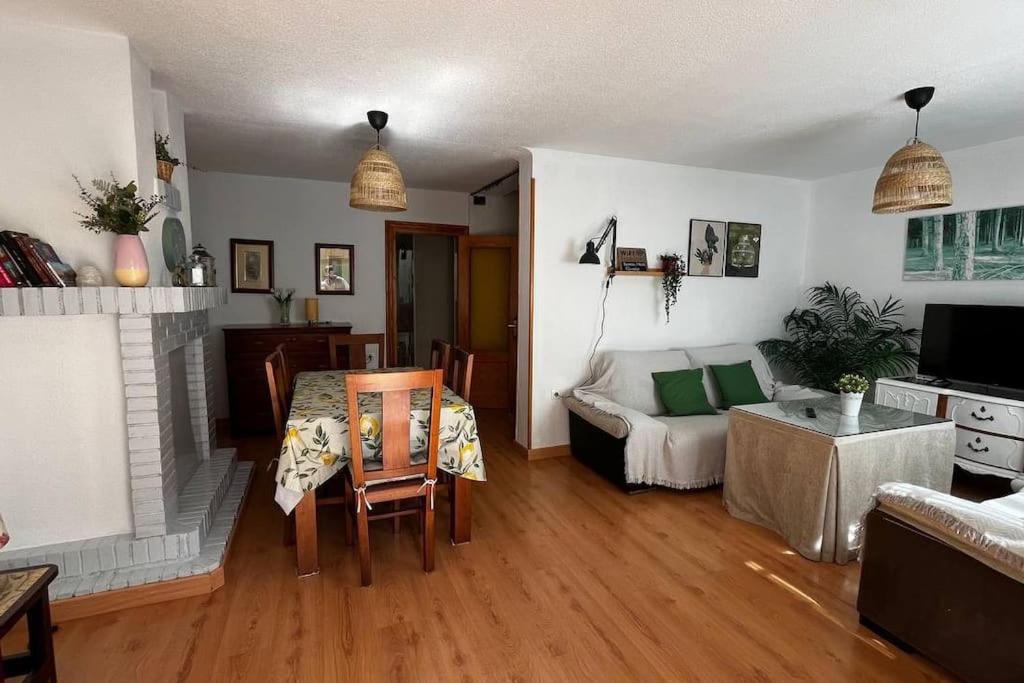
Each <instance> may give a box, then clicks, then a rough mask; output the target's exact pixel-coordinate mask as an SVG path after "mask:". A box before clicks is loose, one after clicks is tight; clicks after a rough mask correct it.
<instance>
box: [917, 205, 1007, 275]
mask: <svg viewBox="0 0 1024 683" xmlns="http://www.w3.org/2000/svg"><path fill="white" fill-rule="evenodd" d="M903 279H904V280H925V281H929V280H930V281H934V280H957V281H968V280H1024V206H1010V207H1004V208H1001V209H983V210H980V211H958V212H956V213H947V214H937V215H931V216H916V217H914V218H908V219H907V232H906V243H905V248H904V256H903Z"/></svg>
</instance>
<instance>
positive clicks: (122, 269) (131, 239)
mask: <svg viewBox="0 0 1024 683" xmlns="http://www.w3.org/2000/svg"><path fill="white" fill-rule="evenodd" d="M72 177H74V179H75V182H76V183H78V196H79V197H81V199H82V201H83V202H85V205H86V206H88V207H89V209H90V212H89V213H79V212H77V211H76V212H75V215H77V216H79V217H80V218H81V220H80V221H79V223H81V225H82V227H84V228H85V229H86V230H91V231H92V232H96V233H104V232H112V233H114V234H115V235H117V243H116V244H115V246H114V278H115V279H116V280H117V282H118V284H120V285H121V286H122V287H145V286H146V283H147V282H149V258H148V257H147V256H146V249H145V247H144V246H143V245H142V239H141V238H140V237H139V233H140V232H146V231H148V230H149V228H147V227H146V224H147V223H149V222H150V221H151V220H153V218H154V217H155V216H156V212H155V211H154V210H153V209H155V208H156V207H157V205H158V204H159V203H160V202H161V201H163V197H160V196H159V195H151V196H150V197H149V199H145V198H143V197H140V196H139V195H138V188H137V187H136V186H135V181H134V180H133V181H131V182H130V183H128V184H127V185H121V184H119V183H118V182H117V178H115V177H114V175H113V174H111V175H110V180H93V181H92V186H93V188H95V189H96V190H97V191H98V194H93V193H92V192H90V191H89V190H87V189H86V188H85V187H83V186H82V183H81V181H80V180H79V179H78V176H72Z"/></svg>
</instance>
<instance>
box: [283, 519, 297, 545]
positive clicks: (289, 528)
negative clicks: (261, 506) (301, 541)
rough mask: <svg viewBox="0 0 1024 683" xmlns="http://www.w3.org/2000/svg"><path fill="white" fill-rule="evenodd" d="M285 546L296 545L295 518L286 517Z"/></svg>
mask: <svg viewBox="0 0 1024 683" xmlns="http://www.w3.org/2000/svg"><path fill="white" fill-rule="evenodd" d="M284 544H285V545H295V516H294V515H285V516H284Z"/></svg>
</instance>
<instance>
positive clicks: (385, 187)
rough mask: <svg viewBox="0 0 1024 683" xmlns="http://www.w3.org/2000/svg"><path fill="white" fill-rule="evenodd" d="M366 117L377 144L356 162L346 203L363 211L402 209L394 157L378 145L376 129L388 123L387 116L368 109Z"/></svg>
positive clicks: (401, 187)
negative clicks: (374, 132) (374, 133)
mask: <svg viewBox="0 0 1024 683" xmlns="http://www.w3.org/2000/svg"><path fill="white" fill-rule="evenodd" d="M366 118H367V120H369V122H370V125H371V126H372V127H373V129H374V130H375V131H377V144H375V145H374V146H373V147H371V148H370V149H368V150H366V154H364V155H363V158H362V159H360V160H359V163H358V164H357V165H356V170H355V173H353V174H352V184H351V186H350V189H349V195H348V205H349V206H351V207H352V208H353V209H363V210H365V211H405V210H406V208H408V207H407V202H406V198H405V181H404V180H403V179H402V171H401V170H400V169H399V168H398V164H396V163H395V159H394V157H392V156H391V155H390V154H388V152H387V150H385V149H384V148H383V147H381V146H380V131H381V130H382V129H383V128H384V126H386V125H388V115H387V114H386V113H384V112H382V111H368V112H366Z"/></svg>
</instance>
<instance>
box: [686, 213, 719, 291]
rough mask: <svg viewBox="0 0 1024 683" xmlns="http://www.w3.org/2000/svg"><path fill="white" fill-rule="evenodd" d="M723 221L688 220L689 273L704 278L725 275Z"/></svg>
mask: <svg viewBox="0 0 1024 683" xmlns="http://www.w3.org/2000/svg"><path fill="white" fill-rule="evenodd" d="M725 225H726V224H725V221H705V220H701V219H698V218H694V219H691V220H690V250H689V269H688V271H689V273H690V275H701V276H704V277H722V275H723V274H724V273H725V258H724V257H723V254H722V248H721V247H720V246H719V245H723V246H724V245H725V233H726V228H725Z"/></svg>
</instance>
